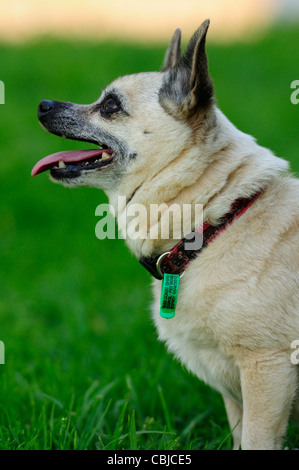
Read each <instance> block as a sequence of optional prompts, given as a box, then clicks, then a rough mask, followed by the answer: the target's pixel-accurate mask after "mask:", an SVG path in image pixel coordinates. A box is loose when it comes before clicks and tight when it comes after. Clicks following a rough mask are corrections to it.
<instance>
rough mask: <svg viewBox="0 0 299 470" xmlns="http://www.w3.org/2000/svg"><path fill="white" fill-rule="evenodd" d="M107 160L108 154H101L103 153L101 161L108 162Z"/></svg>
mask: <svg viewBox="0 0 299 470" xmlns="http://www.w3.org/2000/svg"><path fill="white" fill-rule="evenodd" d="M108 158H110V155H109V153H107V152H103V153H102V160H108Z"/></svg>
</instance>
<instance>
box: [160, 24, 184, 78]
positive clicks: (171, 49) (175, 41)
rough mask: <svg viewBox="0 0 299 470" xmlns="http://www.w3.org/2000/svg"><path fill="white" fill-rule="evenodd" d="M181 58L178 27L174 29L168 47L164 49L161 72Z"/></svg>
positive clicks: (173, 65)
mask: <svg viewBox="0 0 299 470" xmlns="http://www.w3.org/2000/svg"><path fill="white" fill-rule="evenodd" d="M180 58H181V30H180V29H179V28H178V29H176V30H175V32H174V34H173V36H172V39H171V41H170V44H169V46H168V49H167V51H166V54H165V57H164V62H163V67H162V72H166V70H168V69H171V68H172V67H175V66H176V64H177V63H178V61H179V60H180Z"/></svg>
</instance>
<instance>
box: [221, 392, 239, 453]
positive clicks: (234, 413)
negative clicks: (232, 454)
mask: <svg viewBox="0 0 299 470" xmlns="http://www.w3.org/2000/svg"><path fill="white" fill-rule="evenodd" d="M222 398H223V401H224V405H225V409H226V414H227V419H228V422H229V426H230V429H231V431H232V435H233V439H234V447H233V449H234V450H239V449H240V445H241V436H242V415H243V408H242V406H241V405H239V403H236V402H235V401H233V400H231V399H230V398H228V397H226V396H225V395H222Z"/></svg>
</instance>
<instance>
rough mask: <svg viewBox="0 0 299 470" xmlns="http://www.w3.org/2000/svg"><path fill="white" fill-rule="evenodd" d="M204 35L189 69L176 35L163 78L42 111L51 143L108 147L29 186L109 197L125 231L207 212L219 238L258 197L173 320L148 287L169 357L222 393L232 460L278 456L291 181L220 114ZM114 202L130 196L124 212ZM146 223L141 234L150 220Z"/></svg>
mask: <svg viewBox="0 0 299 470" xmlns="http://www.w3.org/2000/svg"><path fill="white" fill-rule="evenodd" d="M208 26H209V21H208V20H207V21H205V22H204V23H203V24H202V25H201V27H200V28H199V29H198V31H196V33H195V34H194V36H193V37H192V39H191V41H190V43H189V44H188V46H187V49H186V52H185V54H184V55H183V56H181V51H180V31H179V30H177V31H176V32H175V34H174V36H173V38H172V41H171V43H170V46H169V48H168V51H167V53H166V56H165V60H164V65H163V69H162V71H161V72H157V73H140V74H136V75H131V76H123V77H121V78H118V79H117V80H115V81H114V82H113V83H112V84H111V85H109V86H108V87H107V88H106V89H105V90H104V91H103V93H102V94H101V96H100V98H99V99H98V100H97V101H96V102H95V103H93V104H91V105H77V104H73V103H68V102H57V101H43V102H42V103H41V104H40V106H39V119H40V122H41V123H42V125H43V126H44V127H45V128H46V129H47V130H48V131H50V132H52V133H54V134H57V135H60V136H64V137H67V138H70V139H75V140H85V141H88V142H92V143H96V144H99V143H103V144H100V146H101V148H100V149H99V150H87V151H77V152H76V151H75V152H60V153H58V154H55V155H52V156H50V157H46V158H45V159H43V160H41V162H39V163H37V165H36V166H35V168H34V170H33V173H32V174H33V175H35V174H37V173H40V172H42V171H45V170H47V169H50V170H51V176H52V179H53V180H55V181H59V182H61V183H62V184H64V185H68V186H78V185H88V186H93V187H97V188H100V189H104V190H105V192H106V193H107V195H108V197H109V200H110V203H111V205H112V206H113V207H114V209H115V213H116V215H117V218H118V223H119V227H120V229H121V230H123V231H125V230H130V221H128V220H127V218H126V217H125V210H127V209H128V208H129V207H130V206H131V205H132V204H134V203H140V204H142V205H143V206H144V207H145V208H149V207H150V204H152V203H156V204H162V203H166V204H167V205H170V204H173V203H176V204H178V205H179V206H182V205H183V204H186V203H189V204H192V205H195V204H202V205H203V220H204V221H205V222H209V223H210V224H211V225H215V226H217V224H219V221H220V220H221V218H222V217H223V216H224V215H225V214H227V213H228V212H229V211H230V208H231V206H232V204H233V203H234V201H236V200H238V199H239V198H250V197H252V195H254V194H256V193H258V192H259V191H260V190H262V193H261V194H260V196H259V197H258V198H257V200H256V201H255V202H254V203H253V204H252V205H251V206H250V207H249V209H248V210H247V211H246V212H245V213H244V214H243V215H241V216H240V217H239V218H238V220H236V221H234V223H232V224H231V225H230V226H229V227H228V228H227V229H226V230H225V231H224V232H223V233H221V234H220V235H219V236H218V237H217V239H215V240H214V241H213V243H212V244H210V245H209V246H207V247H206V248H205V249H203V250H202V252H201V253H200V254H199V255H198V256H197V257H196V258H195V259H194V260H193V261H192V262H191V263H190V264H189V265H188V266H187V268H186V269H185V272H184V276H183V277H182V279H181V281H180V289H179V296H178V303H177V309H176V314H175V317H174V318H173V319H171V320H166V319H165V318H162V317H161V316H160V315H159V298H160V289H161V281H159V280H155V281H154V293H155V299H156V301H155V303H154V306H153V316H154V321H155V323H156V326H157V329H158V332H159V337H160V339H161V340H163V341H165V342H166V344H167V346H168V348H169V350H170V351H172V352H173V353H174V354H175V355H176V356H177V357H178V358H179V359H180V360H181V361H182V363H183V364H184V365H185V366H186V367H187V368H188V369H189V370H190V371H192V372H193V373H194V374H196V375H197V376H198V377H199V378H200V379H201V380H204V381H205V382H206V383H207V384H209V385H210V386H211V387H213V388H215V389H216V390H218V391H219V392H220V393H221V394H222V396H223V399H224V402H225V406H226V409H227V414H228V419H229V423H230V426H231V428H232V429H233V435H234V447H235V448H239V446H240V445H241V446H242V448H243V449H278V448H280V447H281V445H282V439H283V436H284V434H285V432H286V426H287V423H288V419H289V416H290V413H291V411H292V409H296V406H297V407H298V395H297V385H298V366H297V365H296V364H294V361H292V360H291V353H292V352H293V349H292V347H291V344H292V343H293V341H295V340H298V339H299V280H298V275H299V203H298V201H299V182H298V180H296V179H295V178H293V177H292V176H290V175H288V174H287V173H286V172H287V169H288V163H287V162H286V161H284V160H282V159H280V158H277V157H276V156H274V155H273V154H272V153H271V152H270V151H269V150H267V149H266V148H263V147H260V146H259V145H258V144H257V143H256V142H255V140H254V139H253V138H252V137H251V136H249V135H246V134H244V133H242V132H240V131H239V130H237V129H236V128H235V127H234V126H233V124H231V123H230V122H229V121H228V119H227V118H226V117H225V116H224V115H223V114H222V113H221V111H220V110H219V109H218V108H217V106H216V104H215V101H214V98H213V86H212V82H211V79H210V76H209V73H208V66H207V57H206V52H205V39H206V33H207V30H208ZM119 195H122V196H125V197H126V205H125V206H124V207H123V208H122V209H119V207H118V202H117V198H118V196H119ZM192 222H193V223H194V225H195V221H194V220H192ZM142 223H143V230H144V232H145V233H149V232H150V229H151V223H150V221H149V220H148V218H147V217H145V218H144V220H143V221H142ZM194 225H193V228H194ZM160 228H161V227H160ZM173 228H174V227H172V229H173ZM183 235H184V233H183V234H182V236H183ZM127 243H128V245H129V248H130V249H131V251H132V252H133V253H134V254H135V255H136V256H137V258H138V259H140V258H142V257H147V258H148V257H153V256H157V255H160V254H162V253H164V252H165V251H167V250H170V249H172V248H173V246H174V245H176V243H177V241H175V242H174V240H173V239H172V237H171V235H170V237H169V239H168V240H165V239H162V238H161V237H158V239H151V238H150V237H148V238H147V239H135V240H134V239H132V238H128V239H127Z"/></svg>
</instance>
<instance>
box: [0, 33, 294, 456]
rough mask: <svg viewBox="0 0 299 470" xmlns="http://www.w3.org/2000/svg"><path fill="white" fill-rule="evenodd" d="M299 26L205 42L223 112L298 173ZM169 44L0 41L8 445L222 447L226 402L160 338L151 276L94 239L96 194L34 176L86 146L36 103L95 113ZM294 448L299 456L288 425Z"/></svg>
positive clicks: (3, 383) (2, 402) (4, 445)
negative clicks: (298, 90)
mask: <svg viewBox="0 0 299 470" xmlns="http://www.w3.org/2000/svg"><path fill="white" fill-rule="evenodd" d="M298 39H299V32H298V30H289V31H287V30H285V31H284V30H279V31H273V32H272V33H269V35H267V37H265V38H264V39H263V40H261V41H260V42H258V43H256V44H250V45H249V44H247V45H244V44H242V45H232V46H222V47H221V46H213V45H209V46H208V52H209V58H210V69H211V74H212V76H213V78H214V83H215V89H216V94H217V97H218V104H219V106H220V107H221V109H222V110H223V111H224V112H225V113H226V114H227V116H228V117H229V118H230V119H231V120H232V121H233V122H234V123H235V124H236V125H237V126H238V127H240V128H241V129H242V130H244V131H245V132H248V133H250V134H253V135H255V137H256V138H257V139H258V141H259V142H260V143H261V144H262V145H265V146H267V147H270V148H271V149H272V150H273V151H274V152H275V153H277V154H278V155H279V156H282V157H284V158H286V159H288V160H289V161H290V162H291V166H292V170H293V171H298V169H299V164H298V158H297V154H298V151H297V147H298V117H299V105H298V106H297V107H296V106H294V105H292V104H291V102H290V94H291V90H290V83H291V82H292V81H293V80H295V79H298V78H299V76H298V62H299V50H298V48H295V47H294V44H297V43H298ZM164 47H165V46H162V45H161V47H159V46H149V47H144V46H133V45H123V44H117V43H115V44H113V43H109V44H108V43H107V44H103V43H100V44H92V43H88V42H86V43H84V42H75V41H72V42H63V41H59V40H53V39H49V38H44V39H41V40H40V41H37V42H31V43H29V44H26V45H23V46H8V45H3V44H2V45H0V63H1V72H0V73H1V75H0V79H1V80H3V81H4V83H5V86H6V104H5V105H1V106H0V142H1V171H0V188H1V189H0V191H1V198H0V216H1V228H0V231H1V237H0V252H1V267H0V318H1V329H0V340H2V341H4V343H5V347H6V364H5V365H0V449H111V450H113V449H155V450H156V449H217V448H221V449H226V448H230V447H231V437H230V432H229V427H228V424H227V421H226V416H225V411H224V407H223V403H222V399H221V397H220V395H219V394H218V393H216V392H215V391H213V390H211V389H210V388H209V387H207V386H205V385H204V384H203V383H201V382H200V381H198V380H197V379H196V378H195V377H193V376H191V375H190V374H189V373H188V372H187V371H186V370H184V368H183V367H182V366H181V365H180V364H178V363H177V362H176V361H175V360H174V359H173V358H172V357H171V356H170V355H169V354H168V353H167V351H166V349H165V347H164V345H163V344H160V343H159V342H158V341H157V335H156V332H155V329H154V327H153V324H152V321H151V318H150V313H149V310H150V309H149V306H150V302H151V293H150V282H151V279H150V276H149V275H148V274H147V273H146V272H145V271H144V269H143V268H142V267H141V266H140V265H139V264H138V262H137V261H136V260H135V259H134V257H133V256H131V255H130V254H129V252H128V250H127V249H126V248H125V246H124V242H123V241H122V240H117V241H113V240H105V241H99V240H97V239H96V237H95V233H94V229H95V224H96V222H97V219H96V217H95V208H96V206H97V205H98V204H99V203H101V202H103V201H106V197H105V196H104V195H103V194H102V193H101V192H99V191H96V190H92V189H88V188H79V189H77V190H69V189H65V188H63V187H60V186H54V185H53V184H51V183H50V182H49V181H48V179H47V175H45V174H43V175H40V176H39V177H37V178H35V179H32V178H31V176H30V171H31V168H32V166H33V165H34V163H35V162H36V161H37V160H38V159H40V158H41V157H42V156H45V155H46V154H49V153H54V152H55V151H59V150H62V149H71V148H81V147H82V148H84V147H85V146H86V145H84V144H82V145H81V144H79V143H76V144H75V146H74V143H73V144H72V143H71V142H68V141H63V140H61V139H58V138H56V137H54V136H51V135H49V134H46V133H45V132H43V131H42V130H41V128H40V126H39V125H38V122H37V118H36V108H37V105H38V103H39V101H40V100H42V99H58V100H68V101H75V102H79V103H89V102H92V101H94V100H95V99H96V98H97V96H98V95H99V94H100V91H101V89H102V88H104V87H105V85H106V84H108V83H109V82H110V81H111V80H112V79H114V78H116V77H117V76H118V75H120V74H127V73H134V72H139V71H147V70H158V69H159V68H160V64H161V62H162V58H163V54H164ZM286 445H288V447H289V448H292V447H296V446H297V447H298V446H299V438H298V429H297V428H295V426H294V425H291V426H290V432H289V437H288V438H287V441H286Z"/></svg>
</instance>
